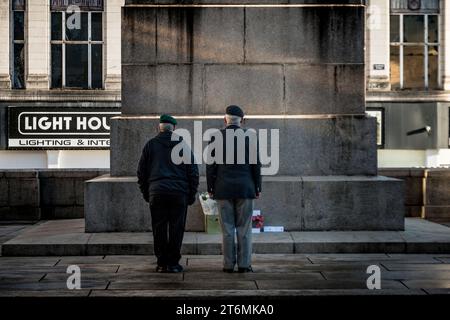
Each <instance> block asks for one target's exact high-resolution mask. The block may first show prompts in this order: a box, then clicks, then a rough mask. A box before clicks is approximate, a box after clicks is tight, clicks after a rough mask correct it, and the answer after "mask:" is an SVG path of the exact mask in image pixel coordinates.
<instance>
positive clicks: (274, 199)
mask: <svg viewBox="0 0 450 320" xmlns="http://www.w3.org/2000/svg"><path fill="white" fill-rule="evenodd" d="M199 191H200V192H202V191H206V180H205V178H204V177H201V179H200V187H199ZM84 203H85V219H86V232H117V231H119V232H142V231H151V216H150V212H149V208H148V204H147V203H146V202H145V201H144V200H143V199H142V196H141V194H140V191H139V188H138V185H137V178H136V177H131V176H127V177H111V176H110V175H104V176H100V177H97V178H95V179H92V180H89V181H87V182H86V192H85V201H84ZM255 209H260V210H261V212H262V214H263V216H264V218H265V225H266V226H283V227H284V228H285V230H286V231H328V230H339V231H344V230H346V231H347V230H358V231H359V230H366V231H381V230H385V231H386V230H404V206H403V181H402V180H398V179H393V178H387V177H383V176H274V177H270V176H267V177H264V178H263V193H262V196H261V199H259V200H257V201H256V202H255ZM186 230H187V231H200V232H201V231H204V219H203V213H202V210H201V207H200V204H199V201H198V200H197V201H196V203H195V204H194V205H193V206H191V207H189V211H188V220H187V224H186Z"/></svg>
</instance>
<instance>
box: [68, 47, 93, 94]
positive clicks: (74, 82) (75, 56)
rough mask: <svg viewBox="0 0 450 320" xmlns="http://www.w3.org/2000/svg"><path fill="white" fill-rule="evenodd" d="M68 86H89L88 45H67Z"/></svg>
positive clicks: (84, 87)
mask: <svg viewBox="0 0 450 320" xmlns="http://www.w3.org/2000/svg"><path fill="white" fill-rule="evenodd" d="M66 87H72V88H83V89H87V88H88V45H87V44H67V45H66Z"/></svg>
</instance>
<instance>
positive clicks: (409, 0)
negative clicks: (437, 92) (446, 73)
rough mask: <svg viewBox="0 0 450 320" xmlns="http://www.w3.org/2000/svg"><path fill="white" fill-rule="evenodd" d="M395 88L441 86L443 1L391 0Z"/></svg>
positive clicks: (391, 68)
mask: <svg viewBox="0 0 450 320" xmlns="http://www.w3.org/2000/svg"><path fill="white" fill-rule="evenodd" d="M390 44H391V45H390V70H391V75H390V78H391V88H392V89H393V90H398V89H415V90H424V89H425V90H428V89H431V90H433V89H438V88H439V87H440V79H439V52H440V44H439V1H438V0H428V1H419V0H391V17H390Z"/></svg>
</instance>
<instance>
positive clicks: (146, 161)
mask: <svg viewBox="0 0 450 320" xmlns="http://www.w3.org/2000/svg"><path fill="white" fill-rule="evenodd" d="M171 136H172V132H161V133H159V134H158V135H157V136H156V137H154V138H153V139H151V140H150V141H148V142H147V144H146V145H145V147H144V149H143V150H142V155H141V159H140V161H139V166H138V170H137V176H138V184H139V187H140V189H141V192H142V195H143V196H144V199H145V200H146V201H148V199H149V197H150V196H151V195H154V194H182V195H186V196H187V197H188V203H192V202H193V200H195V194H196V193H197V188H198V168H197V165H196V164H195V163H194V155H193V154H192V152H191V164H185V163H182V164H175V163H173V162H172V159H171V153H172V149H173V147H174V146H176V145H177V144H178V143H180V142H179V141H171Z"/></svg>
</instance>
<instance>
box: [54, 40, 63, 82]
mask: <svg viewBox="0 0 450 320" xmlns="http://www.w3.org/2000/svg"><path fill="white" fill-rule="evenodd" d="M61 87H62V45H61V44H52V88H61Z"/></svg>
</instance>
